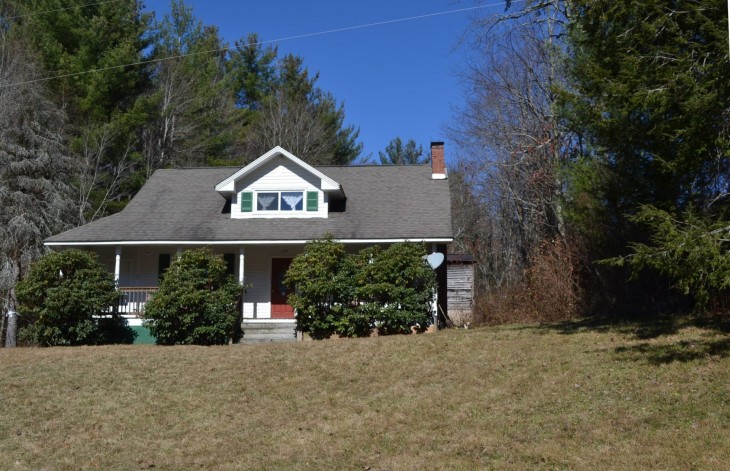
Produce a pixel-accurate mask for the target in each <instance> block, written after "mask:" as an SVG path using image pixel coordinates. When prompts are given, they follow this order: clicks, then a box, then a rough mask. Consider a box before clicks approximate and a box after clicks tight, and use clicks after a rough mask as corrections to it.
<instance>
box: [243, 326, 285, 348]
mask: <svg viewBox="0 0 730 471" xmlns="http://www.w3.org/2000/svg"><path fill="white" fill-rule="evenodd" d="M295 328H296V326H295V324H280V323H276V322H261V323H255V324H254V323H250V324H244V325H243V338H242V339H241V343H242V344H252V343H269V342H295V341H296V340H297V335H296V330H295Z"/></svg>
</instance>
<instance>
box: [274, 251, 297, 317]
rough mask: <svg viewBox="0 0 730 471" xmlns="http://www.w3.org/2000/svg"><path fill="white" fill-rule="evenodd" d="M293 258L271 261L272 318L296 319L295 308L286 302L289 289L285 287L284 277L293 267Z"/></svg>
mask: <svg viewBox="0 0 730 471" xmlns="http://www.w3.org/2000/svg"><path fill="white" fill-rule="evenodd" d="M291 260H292V259H291V258H272V259H271V318H272V319H294V308H293V307H291V306H290V305H289V304H287V302H286V298H287V296H288V295H289V291H290V290H289V289H288V288H287V287H286V285H284V276H285V275H286V271H287V270H288V269H289V265H291Z"/></svg>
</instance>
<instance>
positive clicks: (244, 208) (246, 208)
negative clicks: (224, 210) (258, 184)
mask: <svg viewBox="0 0 730 471" xmlns="http://www.w3.org/2000/svg"><path fill="white" fill-rule="evenodd" d="M251 211H253V193H251V192H250V191H244V192H243V193H241V212H244V213H250V212H251Z"/></svg>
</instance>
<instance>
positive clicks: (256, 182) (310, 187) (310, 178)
mask: <svg viewBox="0 0 730 471" xmlns="http://www.w3.org/2000/svg"><path fill="white" fill-rule="evenodd" d="M321 185H322V182H321V180H320V179H319V178H316V177H315V176H314V175H312V174H311V173H309V172H307V171H306V170H304V169H303V168H302V167H300V166H299V165H296V164H294V163H293V162H291V161H290V160H289V159H286V158H284V157H279V158H277V159H273V160H272V161H270V162H267V163H266V164H265V165H263V166H262V167H261V168H258V169H256V170H255V171H253V172H252V173H251V174H250V175H247V176H246V177H245V178H244V179H242V180H240V181H239V182H238V183H237V184H236V199H235V201H234V202H232V203H231V218H233V219H244V218H274V217H276V218H282V217H287V218H313V217H319V218H326V217H327V211H328V199H327V197H326V196H327V195H326V194H325V193H324V192H323V191H322V190H321V188H320V187H321ZM244 191H254V192H255V191H303V192H305V193H304V198H305V199H304V206H305V210H304V211H296V212H275V213H273V212H272V213H268V214H266V213H261V212H256V201H255V200H254V202H253V203H254V204H253V207H254V210H253V211H252V212H250V213H243V212H241V193H242V192H244ZM307 191H316V192H317V194H318V205H317V211H306V203H307V201H306V192H307Z"/></svg>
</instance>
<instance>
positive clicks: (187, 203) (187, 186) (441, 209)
mask: <svg viewBox="0 0 730 471" xmlns="http://www.w3.org/2000/svg"><path fill="white" fill-rule="evenodd" d="M237 170H239V169H238V168H230V167H217V168H196V169H175V170H158V171H156V172H155V173H154V174H153V175H152V177H151V178H150V179H149V181H148V182H147V183H146V184H145V185H144V187H143V188H142V189H141V190H140V191H139V193H137V195H136V196H135V197H134V198H133V199H132V201H131V202H130V203H129V204H128V205H127V207H126V208H124V210H123V211H121V212H120V213H117V214H114V215H112V216H109V217H106V218H103V219H100V220H98V221H94V222H92V223H90V224H87V225H85V226H81V227H78V228H76V229H72V230H69V231H67V232H64V233H61V234H58V235H56V236H53V237H51V238H49V239H47V240H46V242H47V243H78V244H83V243H84V242H124V241H140V242H143V241H147V242H154V241H176V242H177V241H179V242H183V241H204V242H221V241H267V240H272V241H287V240H310V239H316V238H320V237H322V236H324V235H325V234H326V233H331V234H332V235H333V236H334V237H335V238H336V239H342V240H347V239H427V238H428V239H431V238H439V239H441V238H444V239H448V238H451V237H452V230H451V209H450V197H449V184H448V180H432V179H431V169H430V167H429V166H360V167H357V166H353V167H317V170H319V171H321V172H322V173H324V174H325V175H327V176H329V177H330V178H332V179H333V180H336V181H337V182H339V183H340V184H341V185H342V188H343V190H344V192H345V194H346V195H347V205H346V210H345V211H344V212H330V214H329V218H327V219H321V218H320V219H284V218H281V219H231V217H230V214H227V213H224V212H223V209H224V206H225V203H226V201H225V200H224V198H223V197H222V196H221V195H220V194H218V193H217V192H216V191H215V189H214V187H215V185H216V184H217V183H219V182H221V181H222V180H224V179H225V178H227V177H229V176H230V175H231V174H233V173H234V172H236V171H237Z"/></svg>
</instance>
